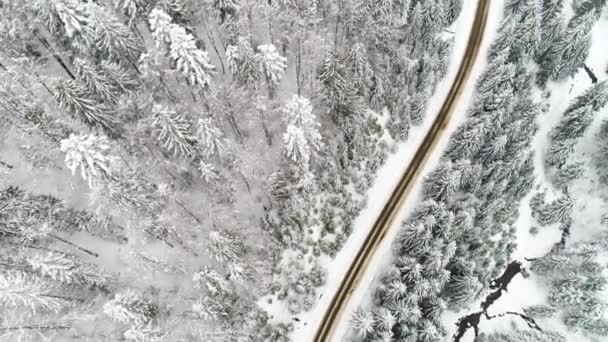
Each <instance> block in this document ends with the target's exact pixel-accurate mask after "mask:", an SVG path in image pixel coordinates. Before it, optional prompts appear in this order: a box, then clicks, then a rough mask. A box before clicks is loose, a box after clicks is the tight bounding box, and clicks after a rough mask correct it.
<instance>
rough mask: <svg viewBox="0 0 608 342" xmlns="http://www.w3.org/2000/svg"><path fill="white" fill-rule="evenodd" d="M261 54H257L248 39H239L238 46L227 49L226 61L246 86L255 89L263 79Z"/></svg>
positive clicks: (230, 46) (238, 79)
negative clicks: (257, 83)
mask: <svg viewBox="0 0 608 342" xmlns="http://www.w3.org/2000/svg"><path fill="white" fill-rule="evenodd" d="M259 58H260V54H256V53H255V52H254V51H253V47H252V46H251V41H250V40H249V38H247V37H239V38H238V42H237V45H229V46H228V47H227V48H226V60H227V61H228V66H229V67H230V71H231V72H232V74H233V75H234V76H235V77H236V79H237V81H238V82H239V83H240V84H241V85H244V86H248V87H253V88H255V86H256V82H257V81H258V80H259V79H260V77H261V69H260V61H259Z"/></svg>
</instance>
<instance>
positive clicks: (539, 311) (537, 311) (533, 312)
mask: <svg viewBox="0 0 608 342" xmlns="http://www.w3.org/2000/svg"><path fill="white" fill-rule="evenodd" d="M524 312H525V313H526V315H528V316H530V317H533V318H536V317H539V318H541V317H551V316H553V315H554V314H555V313H556V312H557V309H556V308H554V307H552V306H549V305H542V304H539V305H531V306H528V307H526V308H524Z"/></svg>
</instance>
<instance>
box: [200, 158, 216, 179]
mask: <svg viewBox="0 0 608 342" xmlns="http://www.w3.org/2000/svg"><path fill="white" fill-rule="evenodd" d="M198 171H199V172H200V173H201V178H202V179H203V180H204V181H205V182H207V183H211V182H213V181H215V180H218V179H220V175H219V173H218V171H217V170H216V169H215V167H214V166H213V165H212V164H211V163H208V162H206V161H204V160H201V161H199V163H198Z"/></svg>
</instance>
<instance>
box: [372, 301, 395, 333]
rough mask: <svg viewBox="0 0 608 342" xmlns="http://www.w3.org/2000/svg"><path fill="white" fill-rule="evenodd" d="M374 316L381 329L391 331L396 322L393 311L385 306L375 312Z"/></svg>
mask: <svg viewBox="0 0 608 342" xmlns="http://www.w3.org/2000/svg"><path fill="white" fill-rule="evenodd" d="M374 316H375V318H374V320H375V321H376V326H377V327H378V328H379V329H380V331H390V330H391V329H392V328H393V326H394V325H395V323H396V322H395V321H396V320H395V316H394V315H393V313H392V312H391V311H390V310H389V309H387V308H384V307H381V308H379V309H378V310H377V311H376V312H375V313H374Z"/></svg>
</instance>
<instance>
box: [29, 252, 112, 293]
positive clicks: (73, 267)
mask: <svg viewBox="0 0 608 342" xmlns="http://www.w3.org/2000/svg"><path fill="white" fill-rule="evenodd" d="M26 262H27V264H28V265H29V266H30V267H31V268H32V270H34V271H36V272H37V273H39V274H40V275H41V276H44V277H48V278H50V279H52V280H54V281H58V282H61V283H64V284H66V285H73V284H79V285H83V286H87V287H92V288H104V289H105V288H106V287H107V285H108V282H109V277H108V276H107V275H105V274H103V273H101V272H100V271H99V270H98V269H96V268H95V267H94V266H93V265H90V264H87V263H85V262H82V261H77V260H76V259H75V258H74V257H71V256H68V255H66V254H61V253H57V252H48V253H46V254H41V253H38V254H34V255H33V256H31V257H28V258H27V260H26Z"/></svg>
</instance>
